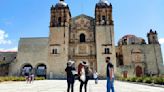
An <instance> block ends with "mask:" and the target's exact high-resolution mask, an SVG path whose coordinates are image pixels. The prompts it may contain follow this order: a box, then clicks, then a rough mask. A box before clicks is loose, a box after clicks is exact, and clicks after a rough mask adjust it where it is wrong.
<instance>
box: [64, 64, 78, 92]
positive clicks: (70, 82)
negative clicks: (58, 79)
mask: <svg viewBox="0 0 164 92" xmlns="http://www.w3.org/2000/svg"><path fill="white" fill-rule="evenodd" d="M65 71H66V73H67V85H68V86H67V92H69V90H70V87H71V92H74V82H75V76H74V74H73V71H76V69H75V67H74V61H68V62H67V67H66V69H65Z"/></svg>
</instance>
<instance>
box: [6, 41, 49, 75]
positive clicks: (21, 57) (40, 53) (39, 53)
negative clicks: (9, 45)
mask: <svg viewBox="0 0 164 92" xmlns="http://www.w3.org/2000/svg"><path fill="white" fill-rule="evenodd" d="M47 51H48V38H21V39H20V41H19V46H18V54H17V59H16V60H15V61H14V62H13V63H12V64H11V65H10V72H9V74H10V75H17V76H18V75H21V70H22V68H23V67H24V65H26V64H30V65H31V66H32V67H33V68H36V67H37V65H39V64H45V65H46V67H47V69H49V65H48V62H47V53H48V52H47Z"/></svg>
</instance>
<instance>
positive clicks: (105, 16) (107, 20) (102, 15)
mask: <svg viewBox="0 0 164 92" xmlns="http://www.w3.org/2000/svg"><path fill="white" fill-rule="evenodd" d="M95 17H96V25H113V20H112V4H111V3H110V4H109V3H108V1H107V0H100V1H99V3H97V4H96V8H95Z"/></svg>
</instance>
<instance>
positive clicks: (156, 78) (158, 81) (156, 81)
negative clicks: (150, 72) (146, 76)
mask: <svg viewBox="0 0 164 92" xmlns="http://www.w3.org/2000/svg"><path fill="white" fill-rule="evenodd" d="M153 82H154V83H155V84H164V79H163V78H161V77H154V78H153Z"/></svg>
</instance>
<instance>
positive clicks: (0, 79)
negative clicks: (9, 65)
mask: <svg viewBox="0 0 164 92" xmlns="http://www.w3.org/2000/svg"><path fill="white" fill-rule="evenodd" d="M25 80H26V79H25V77H14V76H9V77H0V82H4V81H25ZM35 80H45V78H44V77H35Z"/></svg>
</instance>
